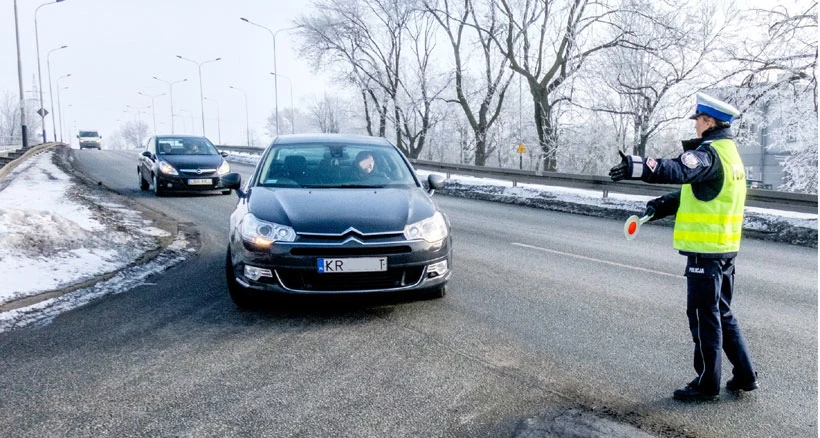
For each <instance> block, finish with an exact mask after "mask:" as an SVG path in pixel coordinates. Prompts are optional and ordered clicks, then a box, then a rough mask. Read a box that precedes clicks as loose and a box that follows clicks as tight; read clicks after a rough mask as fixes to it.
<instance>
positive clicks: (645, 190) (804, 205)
mask: <svg viewBox="0 0 820 438" xmlns="http://www.w3.org/2000/svg"><path fill="white" fill-rule="evenodd" d="M217 147H218V148H219V149H222V150H225V151H228V152H243V153H249V154H261V153H262V152H264V150H265V148H261V147H246V146H217ZM410 162H411V163H413V166H415V167H416V168H417V169H423V170H428V171H433V172H441V173H445V174H446V175H447V177H448V178H449V177H450V176H451V175H465V176H473V177H478V178H492V179H497V180H502V181H509V182H510V184H511V185H513V186H515V185H518V184H540V185H546V186H559V187H570V188H576V189H588V190H598V191H600V192H601V196H603V197H607V196H609V193H610V192H612V193H622V194H627V195H644V196H660V195H662V194H664V193H669V192H670V191H672V190H675V189H676V188H677V187H679V186H676V185H671V184H663V185H660V184H657V185H656V184H646V183H643V182H640V181H619V182H617V183H615V182H612V181H611V180H610V179H609V178H608V177H605V176H597V175H578V174H570V173H560V172H544V171H532V170H518V169H507V168H499V167H485V166H474V165H470V164H453V163H439V162H436V161H426V160H418V159H411V160H410ZM746 205H747V206H751V207H761V208H774V209H781V210H787V211H797V212H804V213H817V195H816V194H806V193H791V192H779V191H776V190H760V189H751V188H750V189H749V190H748V191H747V195H746Z"/></svg>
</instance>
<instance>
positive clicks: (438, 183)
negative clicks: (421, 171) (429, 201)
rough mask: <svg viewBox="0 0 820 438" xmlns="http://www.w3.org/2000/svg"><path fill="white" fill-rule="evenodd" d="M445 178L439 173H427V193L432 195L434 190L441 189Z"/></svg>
mask: <svg viewBox="0 0 820 438" xmlns="http://www.w3.org/2000/svg"><path fill="white" fill-rule="evenodd" d="M446 180H447V178H445V177H443V176H441V175H436V174H432V173H431V174H430V175H427V187H428V188H427V193H429V194H430V195H432V194H433V193H435V191H436V190H440V189H443V188H444V181H446Z"/></svg>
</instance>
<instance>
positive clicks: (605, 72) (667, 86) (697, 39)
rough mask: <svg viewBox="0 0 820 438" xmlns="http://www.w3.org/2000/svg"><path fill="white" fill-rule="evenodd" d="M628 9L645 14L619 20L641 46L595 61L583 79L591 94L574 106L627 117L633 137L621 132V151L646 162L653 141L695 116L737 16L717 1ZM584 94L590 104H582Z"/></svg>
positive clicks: (640, 2)
mask: <svg viewBox="0 0 820 438" xmlns="http://www.w3.org/2000/svg"><path fill="white" fill-rule="evenodd" d="M627 3H628V5H629V8H630V9H631V10H635V11H638V10H640V11H642V12H643V13H641V14H637V13H632V14H620V15H617V16H616V19H617V20H618V21H619V22H620V26H619V27H620V28H623V29H629V33H630V34H631V36H630V39H631V40H632V41H633V42H634V43H635V44H634V45H630V46H620V47H613V48H612V49H609V50H606V51H602V52H600V54H599V56H597V57H595V58H594V59H591V60H590V61H591V62H589V63H588V64H587V66H586V67H587V68H586V69H585V74H584V75H583V79H584V81H583V82H584V84H583V87H582V89H583V90H585V91H586V93H580V92H579V93H577V95H576V96H575V97H576V99H574V100H573V102H575V103H576V104H579V105H584V106H587V107H589V108H590V109H593V110H594V111H600V112H608V113H611V114H613V116H614V117H619V116H622V117H623V122H625V123H627V124H628V125H629V126H631V132H628V131H619V132H617V134H618V135H619V136H620V138H621V139H622V140H624V141H623V144H622V145H621V146H620V148H622V149H621V150H623V151H624V152H627V153H632V154H635V155H641V156H643V155H646V153H647V145H648V143H649V141H650V139H651V138H652V137H653V136H655V135H656V134H657V133H658V132H660V131H661V130H663V129H664V128H665V127H668V126H669V125H670V124H672V123H673V122H676V121H678V120H680V119H682V118H683V117H684V116H685V115H687V114H688V113H687V112H691V108H690V105H689V104H688V102H690V100H689V99H688V98H689V97H691V96H692V95H694V93H695V91H697V86H696V85H697V82H698V79H699V78H700V77H702V76H703V73H704V67H705V66H706V63H707V61H710V60H713V59H714V54H715V53H716V50H715V48H716V47H719V45H720V44H722V42H723V41H724V40H726V39H727V38H728V33H727V30H728V27H729V24H730V20H731V18H732V17H734V16H735V14H734V13H733V11H732V10H731V9H729V10H727V9H720V8H719V7H718V5H719V3H718V2H714V1H712V0H709V1H698V2H691V1H690V2H682V1H677V0H670V1H667V2H653V1H647V0H627ZM710 55H711V59H710ZM579 76H581V75H579ZM579 88H581V87H579ZM581 94H586V95H587V96H586V98H585V99H578V97H581V96H578V95H581ZM585 101H586V102H588V103H585Z"/></svg>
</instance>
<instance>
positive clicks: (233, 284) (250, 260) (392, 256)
mask: <svg viewBox="0 0 820 438" xmlns="http://www.w3.org/2000/svg"><path fill="white" fill-rule="evenodd" d="M222 179H223V181H224V183H225V186H226V187H229V188H233V189H236V193H237V195H238V196H239V202H238V203H237V206H236V209H235V210H234V212H233V214H231V220H230V242H229V244H228V251H227V256H226V266H225V270H226V275H227V281H228V289H229V291H230V294H231V298H233V300H234V302H235V303H236V304H237V305H238V306H240V307H244V306H249V305H251V304H253V301H254V299H255V298H257V297H259V296H261V295H266V294H274V293H290V294H338V293H372V292H401V291H406V292H409V293H410V294H411V296H412V294H415V293H418V294H423V295H427V296H433V297H443V296H444V294H445V285H446V283H447V281H448V280H449V279H450V273H451V271H450V269H451V266H452V265H451V263H452V249H451V248H452V243H451V236H450V224H449V222H448V220H447V217H446V216H445V215H444V213H442V212H441V211H440V210H439V209H438V208H437V207H436V205H435V204H434V203H433V201H432V199H431V197H430V196H431V195H432V193H433V190H434V189H436V188H441V187H443V185H444V178H443V177H441V176H440V175H430V177H428V185H429V187H430V189H429V190H425V189H424V188H423V186H422V184H421V182H420V181H419V179H418V177H417V176H416V174H415V172H414V171H413V168H412V166H411V165H410V163H409V162H408V160H407V159H406V157H405V156H404V155H403V154H402V153H401V151H399V149H397V148H396V147H395V146H393V145H392V144H390V143H389V142H388V141H387V140H385V139H383V138H375V137H363V136H349V135H339V134H316V135H287V136H279V137H277V138H276V140H274V142H273V143H272V144H271V145H270V146H269V147H268V148H267V150H266V151H265V152H264V154H263V155H262V158H261V159H260V161H259V163H258V164H257V166H256V169H255V170H254V173H253V175H252V176H251V177H250V179H249V180H248V181H247V182H246V183H245V185H244V190H243V189H241V188H240V179H241V178H240V176H239V174H236V173H232V174H228V175H225V176H224V177H223V178H222Z"/></svg>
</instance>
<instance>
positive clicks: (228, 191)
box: [222, 189, 231, 195]
mask: <svg viewBox="0 0 820 438" xmlns="http://www.w3.org/2000/svg"><path fill="white" fill-rule="evenodd" d="M222 194H223V195H230V194H231V191H230V189H229V190H223V191H222Z"/></svg>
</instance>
